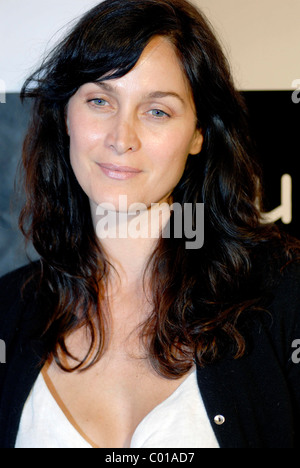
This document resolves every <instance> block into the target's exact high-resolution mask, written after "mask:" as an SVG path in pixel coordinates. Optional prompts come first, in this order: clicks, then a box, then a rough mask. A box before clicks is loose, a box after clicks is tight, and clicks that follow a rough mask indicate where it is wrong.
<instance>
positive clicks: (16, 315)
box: [0, 262, 41, 339]
mask: <svg viewBox="0 0 300 468" xmlns="http://www.w3.org/2000/svg"><path fill="white" fill-rule="evenodd" d="M40 271H41V267H40V262H34V263H31V264H28V265H25V266H24V267H21V268H18V269H17V270H14V271H12V272H10V273H7V274H6V275H5V276H2V277H1V278H0V338H2V339H4V338H6V339H8V337H9V335H10V333H11V330H13V329H15V328H17V324H18V322H19V321H20V320H21V318H22V316H23V315H24V312H25V310H26V308H28V307H29V308H30V307H31V304H34V302H35V296H36V292H37V290H38V278H39V273H40Z"/></svg>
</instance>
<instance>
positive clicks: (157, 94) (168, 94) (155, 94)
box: [146, 91, 185, 105]
mask: <svg viewBox="0 0 300 468" xmlns="http://www.w3.org/2000/svg"><path fill="white" fill-rule="evenodd" d="M146 97H147V98H150V99H160V98H164V97H175V98H177V99H179V101H180V102H181V103H182V104H183V105H185V101H184V100H183V99H182V97H181V96H180V95H179V94H177V93H174V92H173V91H153V92H152V93H149V94H148V95H147V96H146Z"/></svg>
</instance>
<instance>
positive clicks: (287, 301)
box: [251, 262, 300, 367]
mask: <svg viewBox="0 0 300 468" xmlns="http://www.w3.org/2000/svg"><path fill="white" fill-rule="evenodd" d="M258 316H259V320H254V323H256V325H255V326H254V329H253V330H252V332H253V331H254V333H255V334H256V338H255V342H257V341H258V342H259V346H260V347H262V348H264V346H265V345H267V346H268V347H269V346H271V347H272V349H273V352H275V354H276V355H277V358H278V359H279V361H280V362H281V364H282V365H283V366H284V367H286V366H287V365H288V362H289V360H290V356H291V349H292V345H293V342H294V340H295V339H300V263H298V262H293V263H290V264H288V265H287V266H286V267H285V268H284V269H283V270H281V271H280V273H279V275H278V276H277V279H276V282H274V285H273V289H272V293H271V294H270V295H269V297H268V301H267V303H264V304H263V306H262V309H261V311H259V312H258ZM256 318H257V316H256ZM251 322H252V325H253V321H251Z"/></svg>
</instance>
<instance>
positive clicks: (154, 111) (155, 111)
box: [148, 109, 170, 119]
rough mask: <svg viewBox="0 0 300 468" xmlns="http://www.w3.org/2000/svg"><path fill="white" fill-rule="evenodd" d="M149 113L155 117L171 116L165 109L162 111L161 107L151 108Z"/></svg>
mask: <svg viewBox="0 0 300 468" xmlns="http://www.w3.org/2000/svg"><path fill="white" fill-rule="evenodd" d="M148 113H149V114H151V115H152V116H153V117H155V118H157V119H162V118H167V117H170V115H169V114H167V113H166V112H164V111H162V110H160V109H151V110H150V111H149V112H148Z"/></svg>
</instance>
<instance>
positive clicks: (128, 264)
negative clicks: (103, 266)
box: [91, 202, 170, 289]
mask: <svg viewBox="0 0 300 468" xmlns="http://www.w3.org/2000/svg"><path fill="white" fill-rule="evenodd" d="M91 213H92V219H93V223H94V228H95V232H96V234H97V237H98V239H99V242H100V245H101V248H102V250H103V251H104V254H105V256H106V258H107V260H108V261H109V262H110V264H111V265H112V266H113V267H114V270H115V271H116V273H117V277H118V278H119V281H120V284H119V285H120V286H121V288H126V289H128V288H136V287H138V288H139V287H140V286H141V283H142V280H143V274H144V271H145V267H146V265H147V262H148V260H149V258H150V256H151V254H152V253H153V251H154V249H155V247H156V245H157V242H158V240H159V237H160V235H161V232H162V230H163V228H164V227H165V225H166V224H167V222H168V221H169V219H170V206H169V204H168V203H166V202H163V203H157V204H153V205H152V206H151V207H150V208H148V209H146V210H145V209H144V210H142V211H137V212H132V213H128V212H126V211H122V212H121V211H109V210H105V211H104V210H103V209H102V210H99V208H98V207H97V205H95V204H94V203H93V202H91ZM114 270H111V272H110V276H111V278H110V279H111V281H110V283H111V284H112V283H114V284H115V281H114V280H115V279H116V278H115V277H116V274H115V273H113V271H114Z"/></svg>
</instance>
